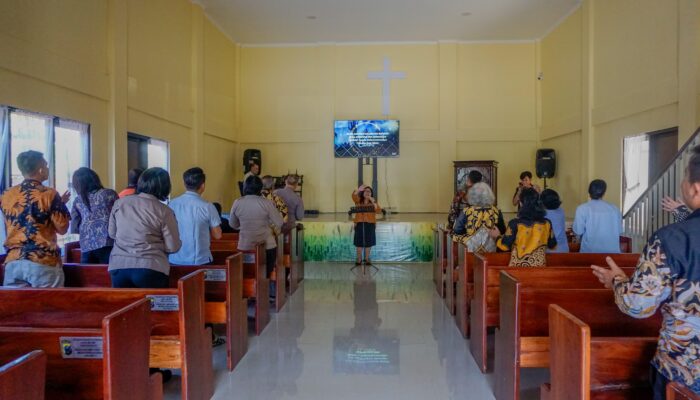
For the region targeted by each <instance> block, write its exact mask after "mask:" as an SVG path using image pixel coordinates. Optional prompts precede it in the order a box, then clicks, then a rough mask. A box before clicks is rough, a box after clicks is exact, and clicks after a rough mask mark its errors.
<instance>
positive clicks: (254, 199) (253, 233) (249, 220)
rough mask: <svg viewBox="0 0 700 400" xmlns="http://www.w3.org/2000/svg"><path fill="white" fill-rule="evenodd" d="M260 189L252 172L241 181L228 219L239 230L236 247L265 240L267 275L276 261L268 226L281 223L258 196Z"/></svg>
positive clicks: (271, 206)
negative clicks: (240, 186) (240, 189)
mask: <svg viewBox="0 0 700 400" xmlns="http://www.w3.org/2000/svg"><path fill="white" fill-rule="evenodd" d="M262 188H263V184H262V180H261V179H260V178H258V177H257V176H255V175H254V176H250V177H248V179H246V181H245V183H244V184H243V194H244V196H243V197H241V198H239V199H237V200H236V201H234V202H233V206H231V213H230V215H229V219H230V221H231V227H232V228H233V229H238V230H239V233H238V250H242V251H245V250H254V249H255V246H256V245H257V244H258V243H265V256H266V261H267V263H266V267H267V277H268V278H269V277H270V276H271V275H272V271H273V270H274V269H275V264H276V263H277V250H276V249H277V241H276V240H275V237H274V235H273V234H272V229H271V228H274V229H277V230H278V231H279V230H280V229H282V224H283V222H282V216H281V215H280V213H279V211H277V209H276V208H275V205H274V204H272V202H271V201H270V200H268V199H266V198H264V197H262V196H261V193H262ZM270 283H272V282H270ZM272 293H274V292H272Z"/></svg>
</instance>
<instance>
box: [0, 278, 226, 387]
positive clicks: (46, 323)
mask: <svg viewBox="0 0 700 400" xmlns="http://www.w3.org/2000/svg"><path fill="white" fill-rule="evenodd" d="M145 297H146V298H148V299H149V300H150V302H151V311H152V312H151V340H150V361H149V364H150V367H152V368H167V369H180V370H181V371H182V398H183V399H187V400H199V399H209V398H210V397H211V396H212V395H213V392H214V382H213V370H212V350H211V330H210V329H206V328H205V327H204V325H205V318H204V271H196V272H194V273H192V274H189V275H187V276H185V277H183V278H181V279H180V280H179V281H178V287H177V288H175V289H111V288H63V289H33V288H28V289H3V290H0V326H2V327H25V326H32V327H36V328H57V327H58V328H60V327H62V326H61V322H60V320H61V319H62V320H63V321H70V326H71V327H74V328H84V329H95V328H97V327H100V326H101V323H102V322H101V321H102V317H103V316H104V314H106V312H111V311H112V310H115V309H119V308H121V307H125V306H127V305H129V304H131V303H133V302H135V301H138V300H141V299H143V298H145ZM57 321H58V322H57ZM0 342H2V341H0ZM48 354H49V359H50V354H51V353H48ZM144 354H148V351H146V352H145V353H144ZM49 367H51V363H50V362H49ZM123 386H124V387H127V388H128V385H123Z"/></svg>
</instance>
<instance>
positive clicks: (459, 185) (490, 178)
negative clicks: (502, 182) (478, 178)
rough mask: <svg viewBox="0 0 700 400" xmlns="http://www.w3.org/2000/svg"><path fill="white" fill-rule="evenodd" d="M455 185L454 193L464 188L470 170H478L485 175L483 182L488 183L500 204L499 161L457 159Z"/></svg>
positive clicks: (455, 163)
mask: <svg viewBox="0 0 700 400" xmlns="http://www.w3.org/2000/svg"><path fill="white" fill-rule="evenodd" d="M454 168H455V185H454V193H455V195H457V190H464V187H465V184H466V183H467V175H469V172H470V171H473V170H477V171H479V172H481V175H483V176H484V178H483V180H482V182H485V183H487V184H488V185H489V186H491V190H493V195H494V196H495V198H496V204H498V161H493V160H490V161H455V162H454Z"/></svg>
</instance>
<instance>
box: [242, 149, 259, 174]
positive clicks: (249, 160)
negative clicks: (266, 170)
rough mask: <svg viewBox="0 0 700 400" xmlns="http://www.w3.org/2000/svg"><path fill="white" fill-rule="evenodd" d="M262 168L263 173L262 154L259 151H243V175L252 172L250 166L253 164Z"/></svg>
mask: <svg viewBox="0 0 700 400" xmlns="http://www.w3.org/2000/svg"><path fill="white" fill-rule="evenodd" d="M254 163H255V164H258V165H259V166H260V171H261V172H262V152H261V151H260V150H258V149H246V150H245V151H243V173H244V174H247V173H248V171H250V166H251V165H253V164H254Z"/></svg>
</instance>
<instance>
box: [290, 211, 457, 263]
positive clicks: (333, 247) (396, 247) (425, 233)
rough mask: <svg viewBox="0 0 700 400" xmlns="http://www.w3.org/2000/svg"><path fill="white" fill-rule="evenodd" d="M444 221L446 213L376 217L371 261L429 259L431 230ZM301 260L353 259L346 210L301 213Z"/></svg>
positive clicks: (353, 233)
mask: <svg viewBox="0 0 700 400" xmlns="http://www.w3.org/2000/svg"><path fill="white" fill-rule="evenodd" d="M438 223H441V224H445V223H447V214H441V213H434V214H413V213H410V214H409V213H406V214H390V215H387V216H386V217H384V218H381V217H380V218H379V219H378V221H377V230H376V232H377V245H376V246H375V247H374V248H373V249H372V254H371V259H372V262H430V261H432V259H433V231H432V228H433V227H434V226H436V225H437V224H438ZM303 224H304V260H305V261H330V262H354V261H355V246H353V243H352V241H353V237H354V235H355V232H354V227H353V223H352V219H350V218H349V217H348V214H347V213H331V214H319V215H318V216H309V215H307V216H305V218H304V221H303Z"/></svg>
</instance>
